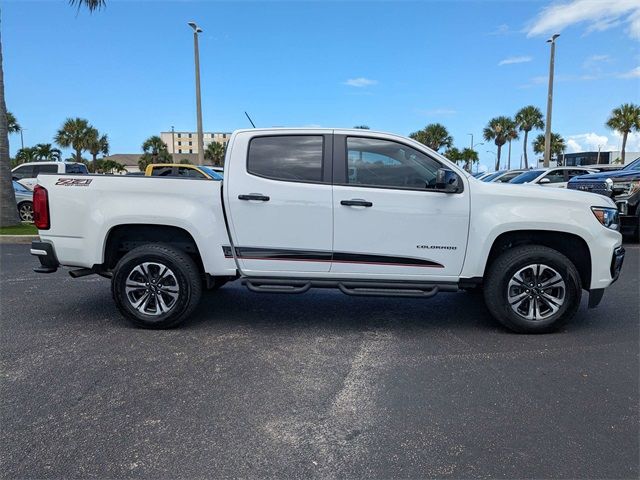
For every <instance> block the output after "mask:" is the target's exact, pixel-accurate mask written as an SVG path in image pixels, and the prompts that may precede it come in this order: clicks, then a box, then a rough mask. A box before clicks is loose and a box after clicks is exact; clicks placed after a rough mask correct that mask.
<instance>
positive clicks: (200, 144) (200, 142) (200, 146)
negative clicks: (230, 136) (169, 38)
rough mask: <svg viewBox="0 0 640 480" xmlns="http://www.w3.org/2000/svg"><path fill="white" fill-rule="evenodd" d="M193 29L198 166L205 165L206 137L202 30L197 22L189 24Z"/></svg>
mask: <svg viewBox="0 0 640 480" xmlns="http://www.w3.org/2000/svg"><path fill="white" fill-rule="evenodd" d="M189 26H190V27H191V28H192V29H193V54H194V57H195V64H196V110H197V116H198V133H197V136H198V138H197V142H198V165H203V164H204V138H203V137H204V135H203V133H202V100H201V99H200V51H199V49H198V34H199V33H201V32H202V29H201V28H200V27H199V26H198V25H196V23H195V22H189Z"/></svg>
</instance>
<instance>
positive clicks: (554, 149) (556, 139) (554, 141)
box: [533, 133, 567, 161]
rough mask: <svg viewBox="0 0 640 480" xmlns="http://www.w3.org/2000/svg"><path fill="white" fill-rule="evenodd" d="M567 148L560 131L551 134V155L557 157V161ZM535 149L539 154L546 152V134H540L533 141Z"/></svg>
mask: <svg viewBox="0 0 640 480" xmlns="http://www.w3.org/2000/svg"><path fill="white" fill-rule="evenodd" d="M566 149H567V144H566V142H565V141H564V138H562V135H560V134H559V133H552V134H551V156H552V157H555V159H556V161H558V159H559V158H560V155H562V154H563V153H564V151H565V150H566ZM533 151H534V152H535V153H537V154H539V155H541V154H544V135H543V134H540V135H538V136H537V137H536V139H535V141H534V142H533Z"/></svg>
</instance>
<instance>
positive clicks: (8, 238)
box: [0, 235, 40, 244]
mask: <svg viewBox="0 0 640 480" xmlns="http://www.w3.org/2000/svg"><path fill="white" fill-rule="evenodd" d="M39 238H40V237H39V236H38V235H0V244H3V243H19V244H29V243H31V241H32V240H38V239H39Z"/></svg>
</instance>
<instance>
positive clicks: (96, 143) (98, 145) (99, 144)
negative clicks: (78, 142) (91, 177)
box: [87, 128, 109, 170]
mask: <svg viewBox="0 0 640 480" xmlns="http://www.w3.org/2000/svg"><path fill="white" fill-rule="evenodd" d="M87 150H89V153H90V154H91V158H92V162H93V165H94V170H95V165H96V161H97V160H98V155H99V154H102V155H108V154H109V139H108V138H107V136H106V135H102V136H101V135H100V133H99V132H98V130H97V129H95V128H92V129H91V131H90V132H89V138H88V139H87Z"/></svg>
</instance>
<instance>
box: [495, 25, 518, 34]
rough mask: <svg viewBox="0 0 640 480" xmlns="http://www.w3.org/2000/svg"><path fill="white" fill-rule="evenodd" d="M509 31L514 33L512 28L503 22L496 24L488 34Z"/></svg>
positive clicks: (508, 32)
mask: <svg viewBox="0 0 640 480" xmlns="http://www.w3.org/2000/svg"><path fill="white" fill-rule="evenodd" d="M510 33H514V32H513V30H511V29H510V28H509V25H507V24H506V23H503V24H501V25H498V26H497V27H496V29H495V30H494V31H493V32H489V35H509V34H510Z"/></svg>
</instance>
